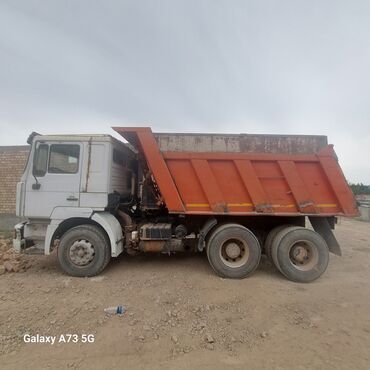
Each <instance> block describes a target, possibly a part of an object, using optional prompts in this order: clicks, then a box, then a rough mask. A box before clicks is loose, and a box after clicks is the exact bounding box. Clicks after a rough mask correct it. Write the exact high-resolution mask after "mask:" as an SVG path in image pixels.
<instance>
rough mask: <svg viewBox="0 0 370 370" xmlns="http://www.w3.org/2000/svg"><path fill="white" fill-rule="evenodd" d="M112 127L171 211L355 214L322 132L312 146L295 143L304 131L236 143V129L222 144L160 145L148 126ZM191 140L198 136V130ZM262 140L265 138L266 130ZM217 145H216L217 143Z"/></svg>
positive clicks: (345, 185)
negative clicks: (138, 156) (271, 146)
mask: <svg viewBox="0 0 370 370" xmlns="http://www.w3.org/2000/svg"><path fill="white" fill-rule="evenodd" d="M114 130H115V131H117V132H118V133H120V134H121V135H122V136H123V137H124V138H125V139H126V140H127V141H129V142H130V143H131V144H132V145H133V146H134V147H135V148H136V149H137V150H138V151H139V153H142V155H143V156H144V157H145V159H146V162H147V165H148V168H149V169H150V171H151V172H152V174H153V177H154V179H155V181H156V183H157V185H158V188H159V190H160V193H161V196H162V198H163V201H164V203H165V204H166V206H167V208H168V210H169V212H170V213H186V214H231V215H257V214H271V215H286V216H292V215H317V216H332V215H346V216H356V215H357V214H358V211H357V208H356V202H355V199H354V197H353V194H352V192H351V190H350V188H349V187H348V185H347V182H346V180H345V178H344V176H343V173H342V171H341V168H340V166H339V164H338V161H337V157H336V155H335V152H334V150H333V146H332V145H326V138H325V142H324V143H323V141H322V138H323V137H317V138H319V140H318V141H317V140H316V141H315V140H313V139H312V138H314V137H308V139H307V140H311V142H312V143H313V144H312V145H311V148H312V150H311V152H310V151H309V150H300V147H303V148H304V146H302V145H300V143H302V140H306V139H302V137H300V138H299V139H297V140H295V141H294V140H290V139H289V138H288V137H286V138H282V139H281V137H280V139H279V141H278V145H277V150H274V151H273V152H269V151H268V150H265V151H264V152H258V150H260V151H262V150H263V149H261V147H260V146H258V145H257V146H256V148H257V149H255V150H253V151H252V152H248V150H244V151H240V150H234V149H233V148H234V147H235V145H241V144H240V142H241V141H240V140H239V141H237V140H236V139H235V136H237V135H233V136H232V137H231V136H230V137H231V139H230V137H228V138H227V143H231V144H227V145H229V146H230V145H231V146H230V148H231V149H230V148H229V147H228V146H227V145H226V144H224V143H225V141H223V142H222V145H224V146H222V145H221V144H217V143H218V141H217V138H215V139H214V140H213V141H212V142H215V143H216V144H215V145H210V146H209V148H206V151H202V150H199V147H197V149H196V150H193V151H190V150H191V147H190V150H189V147H186V148H185V150H184V149H182V147H181V145H180V149H179V148H177V149H176V148H175V149H174V146H173V145H172V146H171V145H167V144H166V145H164V144H163V143H162V144H160V145H161V147H162V148H164V149H165V150H163V149H162V151H161V150H160V147H159V143H160V141H161V140H160V139H159V138H158V134H155V135H156V136H154V134H153V133H152V131H151V129H150V128H147V127H139V128H138V127H136V128H132V127H131V128H130V127H115V128H114ZM174 135H176V134H173V135H172V136H174ZM260 136H261V135H260ZM269 136H270V135H267V137H269ZM200 137H201V135H200ZM303 138H304V137H303ZM206 139H208V138H206ZM163 140H165V138H162V141H163ZM194 140H195V141H194V142H196V141H197V139H196V137H195V139H194ZM199 140H201V139H199ZM199 140H198V142H199ZM230 140H231V141H230ZM233 140H234V141H233ZM246 140H247V142H248V140H250V138H246ZM258 140H259V139H258ZM258 140H257V141H258ZM263 140H265V141H266V140H267V141H268V138H267V139H266V138H264V139H263ZM289 140H290V141H289ZM312 140H313V141H312ZM265 141H264V142H263V143H264V145H265V146H266V142H265ZM258 142H260V141H258ZM276 142H277V141H276ZM187 143H189V140H187ZM284 143H288V144H289V145H290V146H289V147H287V146H286V144H284ZM292 143H293V144H294V145H293V144H292ZM317 143H318V144H317ZM180 144H181V143H180ZM194 145H195V144H194ZM218 145H221V146H220V150H221V151H217V148H218ZM188 146H189V145H188ZM279 146H280V147H283V149H282V150H280V149H279ZM183 147H184V146H183ZM291 148H294V149H295V150H291ZM256 150H257V151H256Z"/></svg>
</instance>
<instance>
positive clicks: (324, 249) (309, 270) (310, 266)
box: [271, 226, 329, 283]
mask: <svg viewBox="0 0 370 370" xmlns="http://www.w3.org/2000/svg"><path fill="white" fill-rule="evenodd" d="M271 255H272V259H273V261H274V264H275V266H276V267H277V268H278V269H279V270H280V272H281V273H282V274H283V275H285V276H286V277H287V278H288V279H289V280H292V281H295V282H299V283H310V282H312V281H314V280H316V279H318V278H319V277H320V276H321V275H322V274H323V273H324V272H325V270H326V268H327V266H328V263H329V249H328V246H327V244H326V242H325V240H324V239H323V238H322V237H321V235H319V234H318V233H316V232H315V231H313V230H309V229H305V228H304V227H298V226H292V227H287V228H285V229H283V230H282V231H280V232H279V233H278V234H277V235H276V237H275V239H274V241H273V243H272V247H271Z"/></svg>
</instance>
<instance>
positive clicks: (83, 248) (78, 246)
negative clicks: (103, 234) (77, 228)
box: [69, 239, 95, 266]
mask: <svg viewBox="0 0 370 370" xmlns="http://www.w3.org/2000/svg"><path fill="white" fill-rule="evenodd" d="M94 256H95V249H94V246H93V245H92V244H91V243H90V242H89V241H88V240H86V239H79V240H76V241H75V242H74V243H73V244H72V245H71V248H70V249H69V258H70V260H71V261H72V263H73V264H75V265H77V266H86V265H88V264H89V263H91V261H92V260H93V259H94Z"/></svg>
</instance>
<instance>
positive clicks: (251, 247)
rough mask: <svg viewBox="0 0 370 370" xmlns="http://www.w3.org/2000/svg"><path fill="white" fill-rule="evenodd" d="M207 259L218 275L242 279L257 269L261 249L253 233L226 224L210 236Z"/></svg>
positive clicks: (237, 226)
mask: <svg viewBox="0 0 370 370" xmlns="http://www.w3.org/2000/svg"><path fill="white" fill-rule="evenodd" d="M207 257H208V261H209V263H210V265H211V266H212V268H213V270H214V271H215V272H216V274H217V275H219V276H221V277H226V278H231V279H242V278H245V277H247V276H248V275H250V274H251V273H252V272H253V271H254V270H255V269H256V268H257V266H258V264H259V262H260V259H261V247H260V244H259V242H258V240H257V238H256V237H255V236H254V235H253V233H252V232H251V231H250V230H248V229H247V228H245V227H244V226H241V225H238V224H226V225H223V226H220V227H218V228H217V229H216V230H215V231H214V232H213V233H212V235H211V236H210V238H209V240H208V242H207Z"/></svg>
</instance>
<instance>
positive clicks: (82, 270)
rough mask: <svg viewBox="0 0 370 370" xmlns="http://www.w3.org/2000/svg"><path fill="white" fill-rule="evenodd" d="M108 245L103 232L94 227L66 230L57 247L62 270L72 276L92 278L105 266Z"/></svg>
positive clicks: (108, 253)
mask: <svg viewBox="0 0 370 370" xmlns="http://www.w3.org/2000/svg"><path fill="white" fill-rule="evenodd" d="M110 255H111V253H110V245H109V241H108V238H107V237H106V235H105V234H104V232H103V231H102V230H101V229H100V228H99V227H97V226H95V225H81V226H76V227H74V228H72V229H70V230H68V231H67V232H66V233H65V234H64V235H63V236H62V238H61V240H60V243H59V246H58V260H59V264H60V266H61V267H62V269H63V270H64V271H65V272H66V273H67V274H69V275H72V276H79V277H81V276H94V275H97V274H99V273H100V272H101V271H103V270H104V268H105V267H106V266H107V264H108V263H109V260H110Z"/></svg>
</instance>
